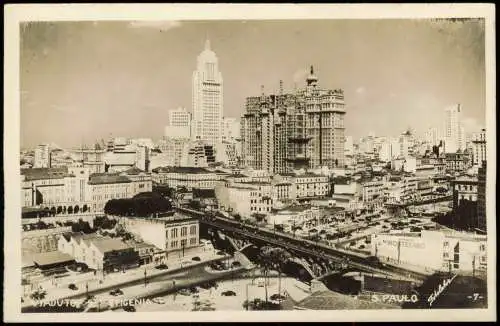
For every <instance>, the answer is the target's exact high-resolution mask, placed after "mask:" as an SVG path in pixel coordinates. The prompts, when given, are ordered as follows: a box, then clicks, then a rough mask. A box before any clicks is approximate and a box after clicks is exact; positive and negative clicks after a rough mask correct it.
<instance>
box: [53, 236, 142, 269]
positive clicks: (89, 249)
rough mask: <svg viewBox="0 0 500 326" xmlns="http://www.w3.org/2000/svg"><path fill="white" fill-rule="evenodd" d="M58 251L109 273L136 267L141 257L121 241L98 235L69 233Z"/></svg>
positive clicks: (60, 241) (64, 237)
mask: <svg viewBox="0 0 500 326" xmlns="http://www.w3.org/2000/svg"><path fill="white" fill-rule="evenodd" d="M58 250H59V251H60V252H63V253H67V254H69V255H70V256H72V257H74V258H75V260H76V261H77V262H81V263H85V264H86V265H87V266H88V267H90V268H93V269H95V270H99V271H104V272H109V271H113V270H115V269H118V270H122V269H125V268H130V267H136V266H138V265H139V256H138V254H137V252H136V251H135V250H134V247H133V246H130V245H127V244H126V243H125V242H123V241H122V240H121V239H117V238H110V237H104V236H100V235H98V234H82V233H67V234H64V235H63V236H62V237H61V238H59V242H58Z"/></svg>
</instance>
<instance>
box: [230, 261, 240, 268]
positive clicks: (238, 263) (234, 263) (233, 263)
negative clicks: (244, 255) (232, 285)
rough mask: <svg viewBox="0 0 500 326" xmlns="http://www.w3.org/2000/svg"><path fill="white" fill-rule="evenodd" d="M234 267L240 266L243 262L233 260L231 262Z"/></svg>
mask: <svg viewBox="0 0 500 326" xmlns="http://www.w3.org/2000/svg"><path fill="white" fill-rule="evenodd" d="M231 266H232V267H240V266H241V263H240V262H239V261H233V262H232V264H231Z"/></svg>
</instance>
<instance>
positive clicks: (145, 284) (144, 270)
mask: <svg viewBox="0 0 500 326" xmlns="http://www.w3.org/2000/svg"><path fill="white" fill-rule="evenodd" d="M146 274H147V273H146V268H144V287H146V282H147V280H146Z"/></svg>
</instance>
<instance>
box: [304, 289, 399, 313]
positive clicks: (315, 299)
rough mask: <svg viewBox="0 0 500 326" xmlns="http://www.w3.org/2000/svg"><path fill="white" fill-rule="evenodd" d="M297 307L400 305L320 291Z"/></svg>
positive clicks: (330, 308) (389, 306) (350, 308)
mask: <svg viewBox="0 0 500 326" xmlns="http://www.w3.org/2000/svg"><path fill="white" fill-rule="evenodd" d="M296 307H297V308H298V309H307V310H344V309H345V310H353V309H398V308H399V307H397V306H393V305H388V304H383V303H378V302H372V301H368V300H360V299H355V298H352V297H351V296H348V295H344V294H340V293H336V292H333V291H319V292H316V293H313V294H311V295H310V296H308V297H307V298H305V299H303V300H302V301H300V302H299V303H298V304H297V305H296Z"/></svg>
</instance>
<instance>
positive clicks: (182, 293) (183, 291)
mask: <svg viewBox="0 0 500 326" xmlns="http://www.w3.org/2000/svg"><path fill="white" fill-rule="evenodd" d="M177 293H179V294H180V295H190V294H191V292H189V290H188V289H180V290H179V291H178V292H177Z"/></svg>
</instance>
